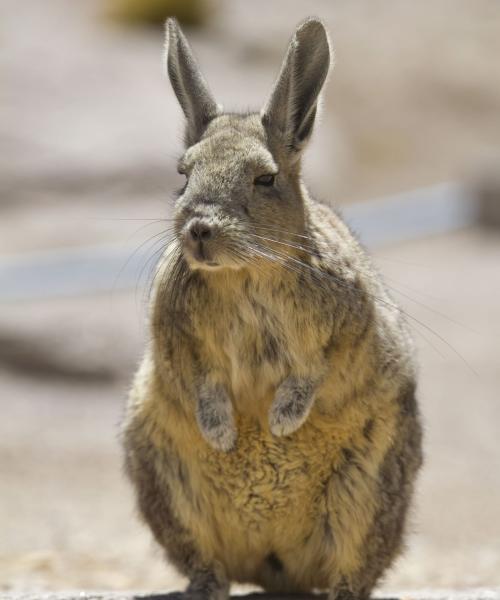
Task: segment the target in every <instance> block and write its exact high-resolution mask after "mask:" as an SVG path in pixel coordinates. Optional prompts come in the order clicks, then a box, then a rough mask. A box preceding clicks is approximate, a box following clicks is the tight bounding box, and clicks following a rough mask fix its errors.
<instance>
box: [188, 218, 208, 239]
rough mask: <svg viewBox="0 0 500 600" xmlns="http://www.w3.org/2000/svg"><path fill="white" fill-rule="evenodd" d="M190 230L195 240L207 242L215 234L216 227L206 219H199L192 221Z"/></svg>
mask: <svg viewBox="0 0 500 600" xmlns="http://www.w3.org/2000/svg"><path fill="white" fill-rule="evenodd" d="M188 232H189V235H190V236H191V239H192V240H193V241H195V242H206V241H208V240H209V239H210V238H211V237H212V236H213V233H214V228H213V226H212V225H210V224H209V223H207V222H206V221H201V220H197V221H192V222H191V223H190V225H189V227H188Z"/></svg>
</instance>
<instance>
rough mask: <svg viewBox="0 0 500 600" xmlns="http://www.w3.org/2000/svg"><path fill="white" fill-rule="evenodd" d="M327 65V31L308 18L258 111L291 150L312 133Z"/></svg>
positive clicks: (328, 56) (298, 149)
mask: <svg viewBox="0 0 500 600" xmlns="http://www.w3.org/2000/svg"><path fill="white" fill-rule="evenodd" d="M329 67H330V45H329V42H328V34H327V33H326V30H325V27H324V25H323V23H321V21H319V20H318V19H316V18H309V19H307V20H306V21H304V22H303V23H301V24H300V25H299V26H298V27H297V29H296V30H295V33H294V34H293V37H292V39H291V40H290V44H289V45H288V50H287V53H286V56H285V59H284V61H283V64H282V66H281V71H280V74H279V76H278V79H277V81H276V83H275V84H274V88H273V91H272V93H271V96H270V98H269V100H268V102H267V104H266V106H265V107H264V109H263V111H262V113H261V114H262V121H263V123H264V125H265V126H266V127H268V128H270V129H271V130H273V131H275V132H277V133H278V134H279V135H280V137H282V138H283V141H284V143H285V144H286V146H287V147H288V148H289V149H290V150H291V151H292V152H298V151H300V150H301V149H302V148H303V147H304V145H305V143H306V142H307V140H308V138H309V136H310V135H311V132H312V128H313V125H314V119H315V116H316V111H317V105H318V96H319V93H320V91H321V88H322V87H323V84H324V82H325V79H326V76H327V74H328V69H329Z"/></svg>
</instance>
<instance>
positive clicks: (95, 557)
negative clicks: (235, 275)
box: [0, 0, 500, 592]
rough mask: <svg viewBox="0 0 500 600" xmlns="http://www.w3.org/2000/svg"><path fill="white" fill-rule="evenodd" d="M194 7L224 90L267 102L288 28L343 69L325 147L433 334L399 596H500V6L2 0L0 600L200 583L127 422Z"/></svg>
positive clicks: (383, 258) (199, 42)
mask: <svg viewBox="0 0 500 600" xmlns="http://www.w3.org/2000/svg"><path fill="white" fill-rule="evenodd" d="M168 14H174V15H177V16H178V18H179V19H180V20H181V22H182V23H183V24H185V27H186V32H187V35H188V37H189V39H190V41H191V42H192V45H193V47H194V50H195V52H196V54H197V56H198V57H199V61H200V63H201V66H202V68H203V70H204V73H205V74H206V77H207V79H208V81H209V83H210V85H211V88H212V89H213V91H214V92H215V94H216V96H217V98H218V100H219V101H220V102H221V103H222V104H224V106H225V107H226V108H228V109H247V108H252V109H259V108H260V106H261V105H262V103H263V102H264V100H265V98H266V95H267V93H268V92H269V90H270V87H271V84H272V82H273V79H274V77H275V76H276V74H277V72H278V69H279V65H280V61H281V58H282V55H283V53H284V50H285V47H286V44H287V41H288V38H289V36H290V35H291V32H292V30H293V28H294V26H295V25H296V23H297V22H298V21H300V20H301V19H303V18H304V17H305V16H307V15H309V14H316V15H318V16H320V17H321V18H322V19H324V21H325V23H326V25H327V26H328V27H329V29H330V32H331V37H332V41H333V44H334V47H335V49H336V62H337V64H336V68H335V70H334V72H333V74H332V76H331V78H330V81H329V85H328V89H327V90H326V93H325V95H324V103H323V114H322V119H321V124H320V125H319V126H317V128H316V131H315V135H314V138H313V143H312V144H311V147H310V149H309V151H308V154H307V159H306V166H305V179H306V181H307V182H308V184H309V185H310V188H311V190H312V191H313V193H314V194H315V195H316V196H317V197H319V198H321V199H323V200H325V201H327V202H332V203H334V204H336V205H338V206H340V207H341V208H342V209H343V210H344V212H345V215H346V218H347V220H348V221H349V222H350V223H351V224H352V225H353V227H354V228H355V229H357V230H358V231H359V233H360V236H361V238H362V240H363V241H365V242H366V243H367V244H368V245H369V247H370V248H371V250H372V251H373V254H374V256H375V258H376V261H377V264H378V265H379V268H380V270H381V271H382V272H383V274H384V275H385V277H386V281H387V283H388V285H389V286H390V287H391V288H392V289H393V293H394V296H395V297H396V298H397V299H398V301H399V302H400V303H401V305H402V306H403V307H404V309H405V311H406V312H407V313H408V314H409V319H410V322H411V324H412V327H413V329H414V332H415V339H416V342H417V345H418V348H419V357H420V365H421V378H420V399H421V404H422V411H423V415H424V420H425V427H426V465H425V469H424V470H423V472H422V476H421V478H420V481H419V487H418V494H417V500H416V503H415V508H414V511H413V515H412V522H411V535H410V537H409V540H408V551H407V552H406V554H405V556H404V557H403V558H402V559H401V560H400V561H399V562H398V563H397V564H396V565H395V567H394V568H393V570H392V571H391V573H390V574H389V575H388V577H387V579H386V581H385V582H384V583H383V586H382V589H383V590H384V591H388V590H401V589H408V588H428V587H431V586H435V587H456V588H464V587H470V586H495V585H496V586H500V508H499V507H500V444H499V438H500V402H499V400H500V398H499V389H500V192H499V190H500V177H499V171H500V168H499V161H500V67H499V59H498V57H499V56H500V4H499V3H498V1H497V0H475V1H474V2H470V1H468V0H439V1H431V0H422V1H421V2H415V1H409V0H398V1H396V0H364V1H363V0H349V1H348V0H328V1H327V0H324V1H321V0H315V1H309V2H306V1H305V0H301V1H299V0H286V1H285V0H265V1H264V0H253V1H252V2H248V1H246V2H245V1H244V0H211V1H209V0H197V1H194V0H177V1H174V0H169V1H167V0H142V1H139V0H107V1H104V0H101V1H100V2H99V1H96V0H86V1H83V0H73V1H72V2H70V1H68V0H45V1H44V2H40V1H37V0H24V1H23V2H22V3H20V2H15V1H14V0H2V2H1V4H0V46H1V52H0V72H1V81H2V84H1V87H0V185H1V190H0V193H1V195H0V211H1V212H0V215H1V216H0V410H1V417H0V592H1V591H2V590H3V591H6V590H21V591H22V590H43V589H47V590H48V589H50V590H60V589H77V588H87V589H97V588H99V589H116V590H119V589H125V588H132V589H143V590H166V589H171V588H175V587H178V586H179V585H180V584H181V583H182V582H181V581H180V579H179V578H178V577H177V576H176V575H175V573H174V571H173V570H172V569H171V568H169V567H168V566H166V565H165V564H164V562H163V560H162V557H161V554H160V552H159V551H158V549H157V548H156V547H155V546H154V545H153V542H152V541H151V538H150V534H149V532H148V531H147V530H146V529H145V528H143V527H142V525H141V524H140V523H139V521H138V519H137V518H136V515H135V513H134V507H133V500H132V494H131V489H130V488H129V486H128V484H127V482H126V481H125V478H124V476H123V474H122V472H121V458H120V449H119V444H118V440H117V437H118V424H119V421H120V418H121V414H122V410H123V409H122V407H123V403H124V398H125V396H126V392H127V387H128V384H129V381H130V379H131V376H132V373H133V371H134V368H135V365H136V363H137V361H138V359H139V357H140V355H141V351H142V347H143V341H144V339H145V335H147V329H146V325H145V304H146V297H147V287H148V280H149V278H150V274H151V270H152V268H153V267H154V263H155V260H156V259H157V258H158V255H159V252H160V251H161V247H162V243H163V241H164V240H163V238H162V223H161V222H158V221H157V220H158V219H161V218H163V217H165V216H166V215H167V214H168V212H169V211H170V210H171V202H170V198H171V196H172V191H173V190H174V189H176V187H178V185H179V180H178V178H179V176H178V175H177V174H176V172H175V166H176V162H175V158H176V157H177V156H178V155H179V153H180V151H181V147H182V145H181V139H182V119H181V113H180V110H179V108H178V106H177V104H176V102H175V99H174V95H173V93H172V91H171V89H170V87H169V84H168V82H167V81H166V79H165V78H164V76H163V74H162V64H161V59H162V52H163V31H162V22H163V20H164V18H165V17H166V16H167V15H168Z"/></svg>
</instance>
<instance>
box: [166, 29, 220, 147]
mask: <svg viewBox="0 0 500 600" xmlns="http://www.w3.org/2000/svg"><path fill="white" fill-rule="evenodd" d="M165 49H166V67H167V72H168V76H169V78H170V83H171V84H172V87H173V89H174V92H175V95H176V96H177V100H179V104H180V105H181V108H182V110H183V112H184V115H185V116H186V121H187V123H186V144H187V145H188V146H191V145H192V144H194V143H196V142H197V141H198V140H199V139H200V137H201V135H202V134H203V131H204V130H205V128H206V126H207V125H208V123H209V121H210V120H211V119H213V118H214V117H215V116H216V115H217V114H218V106H217V103H216V102H215V100H214V98H213V96H212V94H211V93H210V90H209V89H208V86H207V84H206V82H205V79H204V78H203V75H202V74H201V72H200V69H199V67H198V64H197V62H196V59H195V58H194V56H193V52H192V50H191V48H190V46H189V44H188V42H187V40H186V38H185V37H184V34H183V33H182V31H181V28H180V27H179V25H178V23H177V21H176V20H175V19H167V23H166V40H165Z"/></svg>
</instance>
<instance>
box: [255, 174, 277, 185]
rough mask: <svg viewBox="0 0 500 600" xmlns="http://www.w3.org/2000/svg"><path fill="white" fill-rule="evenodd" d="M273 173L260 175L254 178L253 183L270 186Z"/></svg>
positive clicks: (273, 176)
mask: <svg viewBox="0 0 500 600" xmlns="http://www.w3.org/2000/svg"><path fill="white" fill-rule="evenodd" d="M274 178H275V175H260V177H256V178H255V179H254V181H253V182H254V184H255V185H265V186H266V187H271V186H272V185H274Z"/></svg>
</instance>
